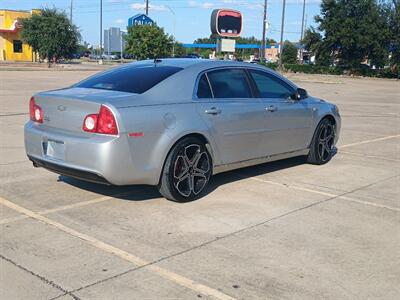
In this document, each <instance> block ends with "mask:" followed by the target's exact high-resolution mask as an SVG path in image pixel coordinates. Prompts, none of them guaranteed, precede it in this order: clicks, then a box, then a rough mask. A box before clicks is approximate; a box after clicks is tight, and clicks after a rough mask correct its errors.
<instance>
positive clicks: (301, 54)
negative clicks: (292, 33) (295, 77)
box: [300, 0, 306, 63]
mask: <svg viewBox="0 0 400 300" xmlns="http://www.w3.org/2000/svg"><path fill="white" fill-rule="evenodd" d="M305 14H306V0H304V1H303V18H302V20H301V35H300V43H301V41H302V40H303V37H304V16H305ZM300 63H303V47H302V48H301V49H300Z"/></svg>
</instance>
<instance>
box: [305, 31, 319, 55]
mask: <svg viewBox="0 0 400 300" xmlns="http://www.w3.org/2000/svg"><path fill="white" fill-rule="evenodd" d="M300 42H301V44H302V45H303V46H304V49H305V50H307V51H309V52H311V53H312V54H313V55H316V54H317V52H318V49H319V48H320V46H321V42H322V35H321V33H319V32H318V31H316V30H315V28H314V27H312V26H311V27H309V28H307V29H306V30H305V32H304V37H303V39H302V40H301V41H300Z"/></svg>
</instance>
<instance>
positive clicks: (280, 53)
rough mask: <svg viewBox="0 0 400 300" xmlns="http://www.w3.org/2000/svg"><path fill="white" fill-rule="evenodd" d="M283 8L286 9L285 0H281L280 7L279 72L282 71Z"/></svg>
mask: <svg viewBox="0 0 400 300" xmlns="http://www.w3.org/2000/svg"><path fill="white" fill-rule="evenodd" d="M285 8H286V0H283V7H282V23H281V42H280V51H279V70H280V71H282V69H283V68H282V53H283V31H284V29H285Z"/></svg>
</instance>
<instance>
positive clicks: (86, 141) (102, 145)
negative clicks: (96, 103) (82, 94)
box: [24, 122, 158, 185]
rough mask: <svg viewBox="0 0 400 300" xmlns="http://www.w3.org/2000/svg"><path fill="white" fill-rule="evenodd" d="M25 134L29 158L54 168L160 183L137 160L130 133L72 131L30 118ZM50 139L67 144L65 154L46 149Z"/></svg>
mask: <svg viewBox="0 0 400 300" xmlns="http://www.w3.org/2000/svg"><path fill="white" fill-rule="evenodd" d="M24 135H25V150H26V154H27V155H28V157H29V159H30V160H31V161H32V162H33V163H34V164H36V165H37V166H39V167H44V168H46V169H48V170H50V171H52V172H55V173H58V174H63V175H66V176H71V177H75V178H78V179H82V180H86V181H91V182H97V183H103V184H112V185H129V184H156V183H155V182H157V181H158V179H157V178H155V177H156V176H154V174H152V173H151V174H149V172H148V171H147V170H141V169H139V168H138V164H137V163H134V160H133V154H132V153H131V149H130V145H129V142H128V136H127V135H126V134H122V133H121V134H120V135H119V136H108V135H99V134H87V133H84V132H82V133H80V132H77V133H71V132H66V131H63V130H60V129H53V128H48V127H45V126H41V125H38V124H35V123H33V122H28V123H27V124H26V125H25V128H24ZM49 141H57V142H60V143H62V144H63V145H64V146H63V148H64V150H63V155H62V158H59V157H58V158H54V157H53V156H51V155H48V153H46V151H47V150H46V149H47V145H48V143H49ZM47 152H48V151H47Z"/></svg>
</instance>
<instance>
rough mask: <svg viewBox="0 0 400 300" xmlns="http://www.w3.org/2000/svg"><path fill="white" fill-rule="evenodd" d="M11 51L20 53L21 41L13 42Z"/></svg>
mask: <svg viewBox="0 0 400 300" xmlns="http://www.w3.org/2000/svg"><path fill="white" fill-rule="evenodd" d="M13 51H14V53H22V41H20V40H13Z"/></svg>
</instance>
